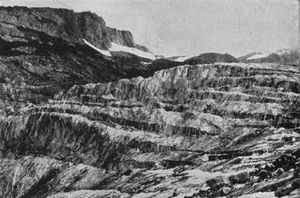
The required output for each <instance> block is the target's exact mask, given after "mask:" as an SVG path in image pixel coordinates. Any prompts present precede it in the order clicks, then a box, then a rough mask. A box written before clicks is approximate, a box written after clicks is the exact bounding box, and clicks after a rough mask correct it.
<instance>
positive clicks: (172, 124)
mask: <svg viewBox="0 0 300 198" xmlns="http://www.w3.org/2000/svg"><path fill="white" fill-rule="evenodd" d="M251 57H252V58H251ZM253 57H254V58H253ZM255 57H256V58H255ZM299 57H300V55H299V51H298V50H283V51H278V52H276V53H271V54H269V55H267V56H262V54H256V53H251V54H248V55H245V56H242V57H234V56H232V55H230V54H222V53H204V54H200V55H199V56H195V57H190V58H185V57H181V56H178V57H171V58H166V57H162V56H154V55H153V54H152V53H151V52H150V51H149V50H148V49H147V47H144V46H141V45H138V44H136V43H135V42H134V39H133V36H132V34H131V33H130V32H129V31H122V30H117V29H114V28H111V27H108V26H107V25H106V23H105V21H104V20H103V19H102V18H101V17H100V16H97V15H96V14H94V13H91V12H80V13H79V12H74V11H72V10H68V9H54V8H27V7H0V106H1V107H0V197H1V198H104V197H105V198H106V197H132V198H148V197H149V198H150V197H162V198H167V197H178V198H179V197H186V198H192V197H194V198H196V197H200V198H215V197H241V198H254V197H259V198H260V197H262V198H273V197H283V196H288V197H291V198H298V197H300V80H299V79H300V72H299V69H298V67H297V64H298V62H299Z"/></svg>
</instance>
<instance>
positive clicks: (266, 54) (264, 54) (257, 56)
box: [247, 52, 271, 60]
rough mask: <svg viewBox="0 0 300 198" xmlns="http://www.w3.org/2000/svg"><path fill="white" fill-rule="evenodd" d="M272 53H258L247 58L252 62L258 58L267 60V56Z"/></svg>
mask: <svg viewBox="0 0 300 198" xmlns="http://www.w3.org/2000/svg"><path fill="white" fill-rule="evenodd" d="M270 54H271V53H269V52H261V53H257V54H254V55H253V56H251V57H249V58H247V60H252V59H257V58H265V57H267V56H269V55H270Z"/></svg>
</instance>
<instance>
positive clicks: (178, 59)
mask: <svg viewBox="0 0 300 198" xmlns="http://www.w3.org/2000/svg"><path fill="white" fill-rule="evenodd" d="M189 58H192V56H180V57H178V58H176V59H175V60H174V61H177V62H183V61H185V60H187V59H189Z"/></svg>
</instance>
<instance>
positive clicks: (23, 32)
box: [0, 7, 136, 50]
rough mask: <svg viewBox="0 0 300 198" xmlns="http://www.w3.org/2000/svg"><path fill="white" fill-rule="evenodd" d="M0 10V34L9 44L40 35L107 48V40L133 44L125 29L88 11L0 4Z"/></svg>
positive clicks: (35, 40)
mask: <svg viewBox="0 0 300 198" xmlns="http://www.w3.org/2000/svg"><path fill="white" fill-rule="evenodd" d="M0 13H1V14H0V21H1V34H0V37H1V39H2V40H4V41H7V42H10V43H13V42H25V43H30V42H37V43H42V42H45V40H44V39H45V38H43V37H45V36H48V37H53V38H60V39H62V40H63V41H65V42H68V43H73V44H78V43H81V44H83V41H82V39H85V40H87V41H89V42H90V43H92V44H93V45H95V46H96V47H98V48H100V49H107V48H109V47H110V42H115V43H118V44H122V45H125V46H128V47H136V44H135V43H134V41H133V37H132V35H131V33H130V32H129V31H120V30H117V29H113V28H110V27H107V26H106V24H105V21H104V20H103V19H102V18H101V17H99V16H97V15H96V14H93V13H90V12H81V13H75V12H73V11H71V10H67V9H49V8H26V7H1V8H0ZM3 50H4V49H3ZM6 50H7V49H6Z"/></svg>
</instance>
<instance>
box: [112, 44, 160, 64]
mask: <svg viewBox="0 0 300 198" xmlns="http://www.w3.org/2000/svg"><path fill="white" fill-rule="evenodd" d="M109 51H111V52H120V51H121V52H127V53H129V54H134V55H136V56H139V57H143V58H147V59H151V60H155V59H156V58H155V56H154V55H153V54H151V53H150V52H144V51H142V50H139V49H136V48H132V47H127V46H124V45H119V44H116V43H114V42H112V43H111V47H110V48H109Z"/></svg>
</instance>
